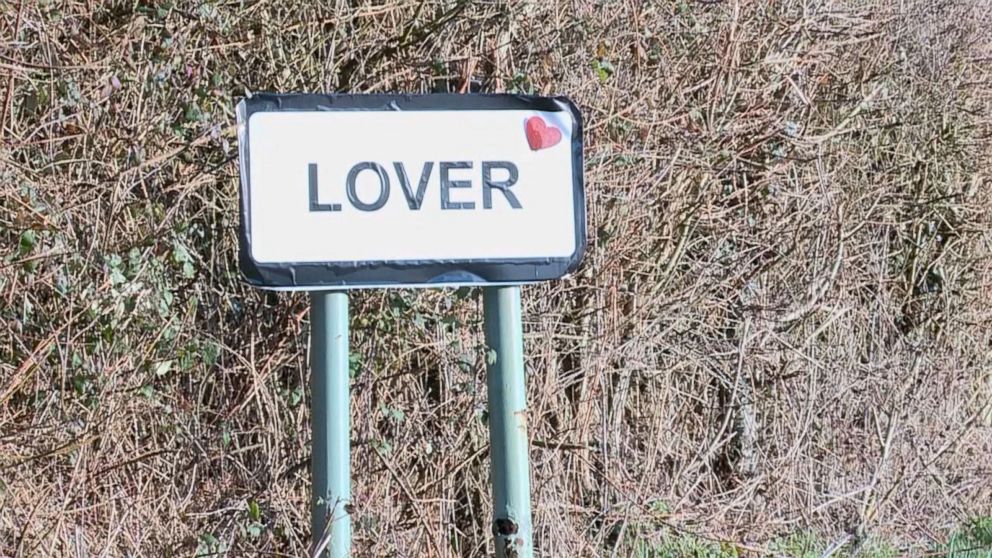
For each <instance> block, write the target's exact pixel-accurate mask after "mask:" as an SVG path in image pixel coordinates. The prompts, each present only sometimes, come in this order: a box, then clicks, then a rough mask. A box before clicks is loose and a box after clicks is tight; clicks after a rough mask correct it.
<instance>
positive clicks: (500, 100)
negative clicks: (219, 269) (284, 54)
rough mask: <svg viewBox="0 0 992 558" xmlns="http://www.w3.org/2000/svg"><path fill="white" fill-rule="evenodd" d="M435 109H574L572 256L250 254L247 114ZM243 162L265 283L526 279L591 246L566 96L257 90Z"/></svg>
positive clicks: (244, 201)
mask: <svg viewBox="0 0 992 558" xmlns="http://www.w3.org/2000/svg"><path fill="white" fill-rule="evenodd" d="M362 110H368V111H431V110H535V111H548V112H568V113H569V114H570V115H571V117H572V121H573V127H572V137H571V145H572V177H573V181H574V185H573V192H574V196H575V200H574V201H575V203H574V208H575V213H576V215H575V222H576V224H577V226H576V231H575V251H574V252H573V253H572V255H571V256H569V257H567V258H525V259H475V260H457V261H438V260H403V261H362V262H328V263H314V262H285V263H260V262H256V261H255V260H254V259H252V257H251V250H250V247H251V230H250V225H249V215H250V213H249V210H250V207H251V200H250V189H249V187H248V180H249V176H248V169H250V166H249V149H248V145H249V141H250V131H249V126H248V122H249V119H250V118H251V115H253V114H255V113H256V112H276V111H278V112H286V111H313V112H317V111H320V112H322V111H362ZM238 125H239V144H240V145H239V153H240V165H241V166H240V168H241V188H240V204H241V213H240V218H241V219H240V224H239V232H238V245H239V248H238V259H239V264H240V268H241V273H242V275H243V276H244V279H245V280H246V281H247V282H248V283H249V284H251V285H253V286H255V287H260V288H270V289H283V290H325V289H335V288H384V287H409V286H428V287H444V286H455V285H485V284H496V285H498V284H506V285H512V284H522V283H532V282H537V281H546V280H551V279H557V278H560V277H563V276H565V275H567V274H569V273H572V272H573V271H575V270H576V269H577V268H578V267H579V264H580V263H581V261H582V257H583V255H584V253H585V249H586V209H585V181H584V178H583V158H582V156H583V153H582V115H581V114H580V112H579V109H578V107H576V106H575V104H574V103H572V101H571V100H569V99H568V98H566V97H538V96H533V95H511V94H469V95H458V94H433V95H380V94H368V95H364V94H362V95H359V94H277V93H256V94H254V95H252V96H251V97H249V98H246V99H243V100H242V101H241V103H240V104H239V105H238Z"/></svg>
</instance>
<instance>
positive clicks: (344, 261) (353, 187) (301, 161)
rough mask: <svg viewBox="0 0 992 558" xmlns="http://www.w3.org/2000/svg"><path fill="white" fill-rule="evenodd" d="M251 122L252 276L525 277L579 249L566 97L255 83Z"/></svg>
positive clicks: (317, 280)
mask: <svg viewBox="0 0 992 558" xmlns="http://www.w3.org/2000/svg"><path fill="white" fill-rule="evenodd" d="M238 123H239V126H238V133H239V141H240V155H241V242H240V248H241V251H240V264H241V270H242V273H243V274H244V276H245V278H246V279H247V281H248V282H249V283H251V284H253V285H255V286H258V287H263V288H274V289H285V290H310V291H313V290H320V289H342V288H358V287H361V288H368V287H383V286H443V285H452V284H473V285H479V284H489V285H499V284H503V285H506V284H520V283H527V282H533V281H541V280H547V279H554V278H557V277H561V276H563V275H565V274H567V273H569V272H570V271H572V270H574V269H575V268H576V267H577V266H578V264H579V261H580V259H581V257H582V253H583V250H584V248H585V197H584V193H583V180H582V120H581V117H580V115H579V112H578V110H577V109H576V107H575V105H573V104H572V103H571V102H570V101H568V100H567V99H565V98H546V97H531V96H520V95H424V96H411V95H275V94H256V95H254V96H252V97H251V98H249V99H245V100H244V101H242V102H241V103H240V104H239V105H238Z"/></svg>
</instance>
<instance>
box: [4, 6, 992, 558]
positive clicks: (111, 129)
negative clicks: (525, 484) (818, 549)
mask: <svg viewBox="0 0 992 558" xmlns="http://www.w3.org/2000/svg"><path fill="white" fill-rule="evenodd" d="M332 4H335V2H329V1H328V2H307V1H303V0H283V1H269V0H258V1H252V0H244V1H241V0H215V1H210V2H201V1H193V0H176V1H174V2H152V1H150V0H86V1H83V0H23V1H20V0H0V103H3V104H2V108H0V114H2V120H0V135H2V143H0V258H2V260H0V555H3V556H73V557H75V556H190V555H193V554H196V553H197V552H200V551H224V550H225V549H227V551H228V552H229V554H230V555H232V556H258V555H279V556H300V555H303V554H305V552H306V550H305V549H306V546H307V543H308V538H309V533H308V525H309V522H308V510H307V500H308V494H309V485H308V478H309V475H308V472H307V463H308V458H309V457H308V448H309V440H308V438H309V428H308V422H309V418H308V411H307V406H306V404H305V402H306V400H307V397H308V394H307V391H306V385H307V381H306V372H305V370H306V366H305V363H306V361H307V336H306V332H307V313H306V297H305V296H304V295H300V294H297V295H278V296H276V295H271V294H264V293H261V292H257V291H253V290H250V289H248V288H247V287H245V286H243V285H242V284H240V283H239V280H238V276H237V272H236V266H235V262H236V258H235V250H236V235H235V226H236V211H237V209H236V208H237V204H236V201H237V187H238V186H237V169H236V166H235V164H234V163H233V159H234V158H235V156H236V151H235V150H236V146H235V145H234V143H235V142H234V140H233V136H232V133H231V125H232V123H233V121H234V114H233V108H234V104H235V102H236V99H237V98H238V97H239V96H242V95H243V94H244V92H245V91H246V90H282V91H291V90H310V91H312V90H349V91H359V92H362V91H415V92H417V91H439V90H441V91H447V90H477V89H479V90H484V91H498V90H509V91H525V92H534V93H542V94H544V93H564V94H567V95H569V96H571V97H572V98H573V99H575V100H576V102H577V103H578V104H579V105H580V106H581V107H582V110H583V112H584V114H585V116H586V120H587V130H588V134H587V137H586V144H587V154H588V155H587V163H586V175H587V183H588V185H589V216H590V227H589V235H590V250H589V253H588V257H587V260H586V262H585V265H584V266H583V268H582V270H581V272H580V273H578V274H576V275H575V276H574V277H572V278H569V279H567V280H564V281H561V282H557V283H553V284H547V285H541V286H532V287H527V288H526V289H525V291H524V295H525V300H526V303H525V304H526V308H525V312H526V335H527V339H526V343H527V349H528V352H529V358H528V363H527V364H528V369H529V371H530V380H529V400H530V410H531V414H530V424H531V435H532V442H533V446H534V449H533V453H532V465H533V485H534V507H535V521H536V537H537V543H538V546H539V549H540V551H541V554H542V555H546V556H601V555H602V556H630V555H638V556H651V555H652V554H650V552H652V551H651V550H650V549H652V548H661V547H660V546H657V547H656V546H654V545H655V544H656V543H657V545H662V544H663V543H664V539H665V538H666V537H671V536H675V535H673V534H675V533H687V532H689V533H694V534H695V535H697V536H699V537H702V538H703V539H714V540H723V541H733V542H734V544H736V545H737V546H738V548H741V549H745V550H749V551H751V552H754V553H762V552H771V551H772V549H774V548H779V547H777V546H776V545H775V544H773V541H774V539H775V538H776V537H780V536H783V535H785V534H788V533H797V532H812V533H815V535H816V537H818V538H820V539H822V540H825V541H834V540H843V541H847V544H846V545H845V549H846V551H848V552H850V553H853V554H856V553H857V552H858V549H859V548H862V547H860V546H859V545H861V544H862V543H863V542H864V541H869V540H876V539H884V540H887V541H890V543H891V544H892V545H894V546H895V547H897V548H899V549H901V552H906V553H918V552H920V549H921V548H924V547H926V546H927V545H928V544H929V543H930V541H933V540H942V539H945V538H946V537H947V536H948V534H949V532H950V530H951V529H953V528H954V527H955V526H956V525H960V524H961V523H962V522H963V521H965V520H967V519H968V518H970V517H974V516H980V515H988V514H990V513H992V481H990V478H992V356H990V355H992V304H990V302H992V259H990V250H992V233H990V231H992V227H990V225H992V217H990V210H992V191H990V183H989V180H990V178H992V172H990V170H992V158H990V155H992V152H990V142H989V138H990V134H992V126H990V124H992V120H990V117H989V114H990V112H989V110H990V108H992V104H990V103H992V79H990V72H992V48H990V45H992V33H990V31H989V29H990V28H992V20H990V16H989V13H990V7H992V6H990V4H989V2H988V0H961V1H958V2H954V1H943V0H929V1H927V0H904V1H899V2H897V1H894V0H893V1H884V0H878V1H872V2H867V1H865V2H857V1H854V0H850V1H844V0H836V1H816V0H813V1H802V0H782V1H775V2H759V1H750V0H727V1H723V2H711V1H706V2H700V1H688V0H685V1H670V0H663V1H658V2H654V1H652V2H640V1H638V0H625V1H619V0H613V1H608V0H602V1H597V0H573V1H565V0H551V1H546V2H537V1H532V2H503V1H490V2H481V1H480V2H464V3H459V2H454V1H450V0H448V1H440V0H438V1H429V2H418V1H413V0H391V1H388V2H375V3H371V2H365V1H359V2H353V4H354V6H355V7H351V8H349V7H346V6H345V5H346V2H340V1H339V2H336V4H338V6H337V7H336V8H332V7H331V5H332ZM480 306H481V303H480V300H479V296H478V293H477V292H476V291H474V290H470V291H459V292H457V293H454V292H452V291H384V292H362V293H355V295H354V296H353V309H354V310H353V312H354V314H353V315H354V318H353V321H352V327H353V331H354V337H353V347H354V351H355V357H356V358H355V361H354V375H355V378H354V385H353V416H354V432H353V436H354V448H355V450H354V475H355V490H354V491H355V496H356V512H355V513H356V517H355V527H356V541H355V545H356V549H357V551H358V552H357V554H358V555H359V556H412V555H418V556H419V555H427V556H433V555H437V550H436V549H440V551H441V554H442V555H444V556H482V555H486V554H487V547H489V546H491V544H492V541H491V535H490V529H489V514H490V509H491V501H490V496H489V488H488V482H487V477H488V462H487V459H488V458H487V435H486V426H485V423H484V422H483V421H484V416H483V413H482V411H483V409H484V407H485V398H486V393H485V382H484V372H483V366H482V363H483V359H482V358H481V354H482V351H481V350H480V343H481V328H480V323H479V312H480ZM250 502H256V503H257V508H254V507H253V506H250V505H249V503H250ZM250 509H257V510H258V512H259V513H258V514H254V513H252V512H250V511H249V510H250ZM914 545H915V546H914ZM725 548H726V545H725ZM646 549H647V550H646ZM657 552H658V553H657V554H654V555H657V556H661V555H662V554H661V553H660V552H661V551H660V550H658V551H657Z"/></svg>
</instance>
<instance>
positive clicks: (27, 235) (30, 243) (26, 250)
mask: <svg viewBox="0 0 992 558" xmlns="http://www.w3.org/2000/svg"><path fill="white" fill-rule="evenodd" d="M37 243H38V235H37V234H36V233H35V232H34V231H33V230H31V229H28V230H26V231H24V232H22V233H21V243H20V247H19V253H20V255H21V256H26V255H28V254H30V253H31V250H34V247H35V245H36V244H37Z"/></svg>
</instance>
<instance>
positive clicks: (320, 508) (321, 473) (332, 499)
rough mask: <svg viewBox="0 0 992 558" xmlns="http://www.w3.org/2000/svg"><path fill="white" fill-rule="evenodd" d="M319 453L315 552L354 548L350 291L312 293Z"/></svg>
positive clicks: (341, 555) (338, 556)
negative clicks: (349, 361) (349, 335)
mask: <svg viewBox="0 0 992 558" xmlns="http://www.w3.org/2000/svg"><path fill="white" fill-rule="evenodd" d="M310 355H311V361H310V370H311V375H312V378H311V384H312V386H313V403H312V407H313V411H312V413H311V417H312V418H311V421H312V424H311V428H312V431H313V456H312V458H311V474H312V475H313V487H312V489H311V516H310V526H311V528H312V531H311V532H312V533H313V556H315V557H320V558H324V557H328V558H347V557H348V556H349V555H350V553H351V515H350V514H349V512H348V510H349V504H350V501H351V416H350V412H349V404H350V399H349V394H350V390H349V389H348V383H349V382H348V381H349V379H350V377H349V373H348V295H347V294H346V293H344V292H341V291H328V292H314V293H311V294H310Z"/></svg>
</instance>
